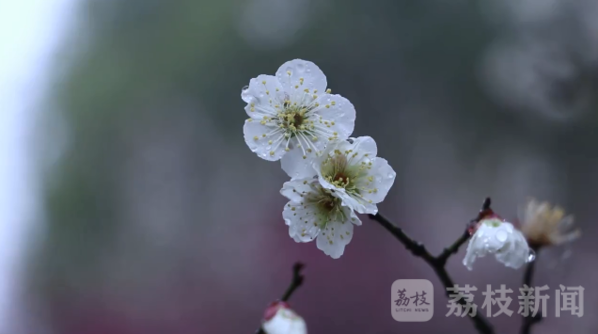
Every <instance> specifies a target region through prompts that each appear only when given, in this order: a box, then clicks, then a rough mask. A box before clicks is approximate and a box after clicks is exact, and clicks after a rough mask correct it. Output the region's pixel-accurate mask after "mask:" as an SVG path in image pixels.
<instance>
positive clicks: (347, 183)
mask: <svg viewBox="0 0 598 334" xmlns="http://www.w3.org/2000/svg"><path fill="white" fill-rule="evenodd" d="M377 154H378V149H377V147H376V142H375V141H374V139H372V138H371V137H368V136H363V137H358V138H350V139H349V140H337V141H334V142H333V143H331V144H330V145H328V147H327V148H326V150H325V151H324V153H323V154H322V156H321V157H318V158H317V159H316V160H315V161H314V165H313V167H314V169H315V171H316V173H317V175H318V179H319V181H320V183H321V184H322V187H324V188H325V189H328V190H330V192H331V193H332V194H333V195H334V196H335V197H338V198H339V199H340V200H341V201H342V205H345V206H348V207H349V208H351V209H352V210H355V211H357V212H358V213H361V214H376V213H377V212H378V208H377V206H376V204H377V203H380V202H382V201H383V200H384V198H385V197H386V195H387V194H388V191H389V190H390V187H392V185H393V183H394V180H395V177H396V175H397V174H396V173H395V171H394V170H393V169H392V167H390V165H389V164H388V162H387V161H386V160H385V159H383V158H380V157H376V155H377Z"/></svg>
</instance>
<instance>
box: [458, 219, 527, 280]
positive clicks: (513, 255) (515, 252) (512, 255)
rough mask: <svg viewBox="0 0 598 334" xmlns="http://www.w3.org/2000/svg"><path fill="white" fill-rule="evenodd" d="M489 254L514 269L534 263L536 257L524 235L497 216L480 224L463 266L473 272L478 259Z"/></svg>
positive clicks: (471, 240) (471, 241)
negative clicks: (531, 252)
mask: <svg viewBox="0 0 598 334" xmlns="http://www.w3.org/2000/svg"><path fill="white" fill-rule="evenodd" d="M488 254H494V256H495V257H496V260H498V261H499V262H501V263H502V264H504V265H505V266H507V267H510V268H514V269H518V268H519V267H521V266H522V265H523V264H525V263H527V262H530V261H532V260H533V257H534V256H533V254H530V249H529V246H528V244H527V241H526V240H525V237H524V236H523V234H522V233H521V232H520V231H519V230H517V229H516V228H515V227H514V226H513V224H511V223H508V222H505V221H504V220H502V219H500V218H498V217H497V216H492V217H487V218H486V219H484V220H482V221H481V222H480V223H479V226H478V228H477V230H476V232H475V233H474V235H473V237H472V238H471V239H470V240H469V245H468V246H467V254H466V255H465V258H464V259H463V264H464V265H465V266H466V267H467V269H469V270H472V269H473V263H474V261H475V260H476V258H478V257H484V256H486V255H488Z"/></svg>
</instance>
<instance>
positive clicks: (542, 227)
mask: <svg viewBox="0 0 598 334" xmlns="http://www.w3.org/2000/svg"><path fill="white" fill-rule="evenodd" d="M519 220H520V221H521V232H523V235H525V237H526V238H527V241H528V242H529V244H530V246H532V247H533V248H540V247H544V246H552V245H560V244H562V243H566V242H570V241H573V240H575V239H577V238H578V237H579V236H580V235H581V231H580V230H579V229H573V216H571V215H569V216H565V211H564V210H563V209H562V208H560V207H558V206H556V207H554V208H552V207H551V205H550V203H548V202H542V203H541V202H538V201H536V200H535V199H533V198H530V199H529V200H528V201H527V203H526V204H525V206H523V207H522V208H521V210H520V212H519Z"/></svg>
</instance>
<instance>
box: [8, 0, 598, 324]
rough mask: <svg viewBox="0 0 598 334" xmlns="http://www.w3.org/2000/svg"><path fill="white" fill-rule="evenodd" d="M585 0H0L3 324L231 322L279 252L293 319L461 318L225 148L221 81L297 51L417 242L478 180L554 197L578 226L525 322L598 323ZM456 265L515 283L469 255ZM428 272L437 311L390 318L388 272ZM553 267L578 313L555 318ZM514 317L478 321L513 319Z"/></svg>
mask: <svg viewBox="0 0 598 334" xmlns="http://www.w3.org/2000/svg"><path fill="white" fill-rule="evenodd" d="M596 17H598V2H596V1H595V0H574V1H570V0H502V1H491V0H473V1H464V0H461V1H446V0H420V1H406V0H400V1H399V0H379V1H366V0H317V1H316V0H244V1H241V0H219V1H207V0H203V1H196V0H195V1H193V0H177V1H160V0H128V1H124V0H105V1H93V0H20V1H10V0H2V1H0V36H1V37H2V38H0V149H1V151H0V152H1V153H2V156H1V164H0V181H1V183H2V187H1V188H0V332H2V333H15V334H29V333H32V334H38V333H40V334H46V333H47V334H96V333H97V334H106V333H113V334H138V333H139V334H141V333H143V334H152V333H181V334H186V333H194V334H196V333H251V332H253V331H254V330H255V329H256V328H257V327H258V325H259V323H260V319H261V317H262V314H263V311H264V309H265V307H266V306H267V304H268V303H269V302H271V301H272V300H274V299H276V298H279V297H280V296H281V294H282V293H283V292H284V290H285V289H286V287H287V285H288V283H289V282H290V277H291V266H292V264H293V263H294V262H295V261H302V262H304V263H305V264H306V269H305V275H306V281H305V284H304V286H302V287H301V288H300V289H299V290H298V291H297V292H296V294H295V295H293V297H292V299H291V305H292V306H293V307H294V308H295V310H296V311H297V312H299V313H300V314H301V315H302V316H303V317H304V318H305V319H306V321H307V323H308V329H309V332H310V333H331V332H332V333H380V334H381V333H400V332H410V333H444V332H446V329H447V328H451V331H453V332H458V333H474V329H473V326H472V325H471V323H470V321H468V320H467V319H462V318H457V317H445V314H446V313H447V311H448V308H447V306H446V305H447V303H446V299H445V297H444V295H443V293H442V286H441V284H440V282H439V281H438V279H437V278H436V276H435V275H434V274H433V272H432V270H431V269H430V268H429V267H428V266H427V265H426V264H425V263H423V262H422V261H421V260H419V259H415V258H413V257H412V256H411V255H410V254H409V253H408V252H407V251H406V250H405V249H404V247H403V246H402V245H401V244H399V243H398V242H397V241H396V240H395V239H394V238H393V237H392V236H391V235H390V234H389V233H388V232H386V231H385V230H384V229H383V228H382V227H380V226H379V225H378V224H376V223H374V222H372V221H370V220H369V219H368V218H367V217H362V220H363V226H360V227H358V228H356V230H355V232H356V233H355V237H354V238H353V240H352V242H351V243H350V244H349V245H348V247H347V248H346V250H345V254H344V255H343V256H342V257H341V258H340V259H338V260H332V259H331V258H329V257H327V256H325V255H324V254H323V253H322V252H321V251H319V250H318V249H317V248H316V245H315V243H311V244H297V243H295V242H294V241H293V240H292V239H291V238H289V236H288V230H287V227H286V226H285V225H284V222H283V220H282V207H283V205H284V204H285V203H286V200H285V199H284V198H283V197H282V196H281V195H280V194H279V189H280V187H281V185H282V183H283V182H284V181H286V175H285V174H284V172H283V171H282V170H281V169H280V166H279V164H277V163H269V162H267V161H264V160H261V159H259V158H258V157H256V156H255V154H253V153H252V152H251V151H250V150H249V149H248V148H247V147H246V145H245V143H244V140H243V136H242V126H243V122H244V120H245V118H246V115H245V112H244V111H243V107H244V103H243V102H242V101H241V99H240V92H241V88H242V87H243V86H244V85H247V84H248V83H249V80H250V79H251V78H252V77H255V76H257V75H259V74H274V73H275V72H276V70H277V68H278V67H279V66H280V65H281V64H282V63H284V62H285V61H287V60H290V59H294V58H302V59H307V60H311V61H313V62H315V63H316V64H317V65H318V66H319V67H320V68H321V69H322V70H323V71H324V73H325V74H326V75H327V77H328V83H329V86H330V87H331V88H332V90H333V91H334V92H335V93H338V94H341V95H343V96H345V97H347V98H349V99H350V100H351V102H352V103H353V104H354V105H355V106H356V109H357V121H356V128H355V132H354V136H360V135H371V136H372V137H374V139H376V141H377V143H378V148H379V155H380V156H382V157H384V158H386V159H387V160H388V161H389V162H390V164H391V165H392V166H393V167H394V169H395V170H396V172H397V179H396V181H395V184H394V186H393V188H392V189H391V191H390V193H389V195H388V197H387V198H386V200H385V201H384V202H383V203H382V204H381V205H379V209H380V211H381V212H382V213H383V214H385V215H386V216H388V217H390V218H392V219H393V220H394V221H395V222H397V223H398V224H399V225H400V226H402V227H403V228H404V229H405V230H406V231H407V232H408V233H409V234H410V235H412V236H413V237H414V238H416V239H418V240H420V241H422V242H424V243H425V244H426V245H427V247H428V248H429V249H430V250H431V251H432V252H434V253H436V252H439V251H440V250H441V249H442V248H443V247H445V246H446V245H448V244H450V243H452V242H453V241H454V240H456V239H457V237H458V236H459V235H460V234H461V233H462V230H463V228H464V226H465V223H466V222H468V221H469V219H471V218H473V217H475V215H476V213H477V211H478V210H479V209H480V205H481V203H482V201H483V199H484V197H486V196H491V197H492V199H493V203H494V204H493V208H494V209H495V211H497V212H498V213H500V214H501V215H503V216H504V217H505V218H508V219H511V220H515V219H516V217H517V209H518V206H520V205H522V204H523V203H524V201H525V199H526V198H527V197H528V196H534V197H537V198H538V199H540V200H549V201H551V202H556V203H558V204H561V205H563V206H564V207H565V208H566V209H567V211H568V212H571V213H573V214H574V215H575V218H576V223H577V224H578V226H580V227H581V228H582V230H583V235H582V238H581V239H579V240H578V241H576V242H575V243H573V244H571V245H569V246H566V247H560V248H553V249H548V250H546V251H542V252H541V254H539V257H538V259H537V263H536V265H537V275H536V277H535V283H537V284H538V285H544V284H547V285H549V287H550V295H551V299H550V300H549V304H548V310H549V317H548V318H547V319H545V320H544V321H542V322H541V323H539V324H538V325H537V326H535V327H534V331H535V332H536V333H547V334H550V333H562V332H571V333H596V332H597V331H598V319H597V318H596V317H593V316H592V315H593V314H595V313H596V312H598V291H597V290H596V288H595V287H594V286H593V283H594V282H595V281H597V280H598V267H597V266H596V258H595V254H596V251H597V250H598V245H596V243H595V242H594V240H593V239H594V238H595V236H596V233H597V232H598V231H597V228H596V224H595V217H596V212H595V211H594V210H596V206H595V205H596V204H595V203H596V202H595V201H596V198H597V197H598V187H597V186H598V175H597V174H596V173H595V171H596V170H597V169H598V149H597V148H598V146H597V145H596V143H598V131H597V130H598V100H597V96H598V94H597V93H598V20H596ZM464 250H465V247H463V248H462V249H461V252H459V254H457V255H456V256H454V257H452V258H451V259H450V260H449V264H448V268H449V271H450V272H451V274H452V276H453V278H454V280H455V281H456V282H457V283H458V284H472V285H476V286H477V287H478V289H479V290H480V291H478V293H477V294H476V299H475V301H477V302H478V303H479V304H480V305H481V302H482V301H483V296H482V295H481V290H483V289H484V287H485V285H486V284H492V286H493V287H494V288H498V287H499V285H500V284H507V286H508V287H510V288H512V289H513V290H515V291H518V290H517V289H518V288H519V287H520V286H521V282H522V277H523V269H521V270H512V269H510V268H505V267H504V266H502V265H500V264H498V263H496V262H495V260H493V259H491V258H485V259H483V260H480V261H478V262H477V263H476V266H475V268H474V271H472V272H469V271H468V270H467V269H466V268H465V267H464V266H463V265H462V264H461V261H462V259H463V256H464ZM401 278H427V279H429V280H431V281H432V282H433V283H434V286H435V289H436V293H435V304H436V307H435V316H434V318H433V319H432V320H431V321H430V322H426V323H399V322H396V321H394V320H393V319H392V317H391V315H390V311H389V309H388V298H389V293H390V286H391V284H392V282H394V281H395V280H397V279H401ZM559 284H563V285H565V286H579V285H581V286H583V287H585V302H584V307H585V316H584V317H581V318H578V317H576V316H572V315H568V314H567V313H564V314H562V315H561V317H560V318H555V317H554V311H555V309H554V289H556V288H557V287H558V285H559ZM513 298H514V301H513V303H512V305H511V309H512V310H514V311H515V314H514V315H513V316H511V317H507V316H505V315H501V316H500V317H498V318H494V319H491V321H492V323H493V324H494V325H495V327H496V330H497V333H514V332H517V331H518V328H519V324H520V320H521V319H520V317H518V316H517V314H516V312H517V308H518V305H517V299H516V294H515V295H514V296H513Z"/></svg>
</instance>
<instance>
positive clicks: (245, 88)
mask: <svg viewBox="0 0 598 334" xmlns="http://www.w3.org/2000/svg"><path fill="white" fill-rule="evenodd" d="M248 89H249V85H245V86H243V88H241V91H243V92H245V91H246V90H248Z"/></svg>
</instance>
